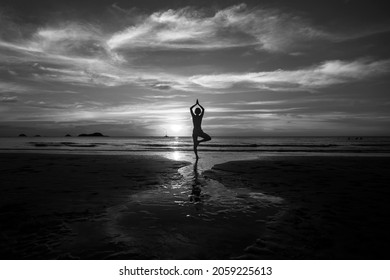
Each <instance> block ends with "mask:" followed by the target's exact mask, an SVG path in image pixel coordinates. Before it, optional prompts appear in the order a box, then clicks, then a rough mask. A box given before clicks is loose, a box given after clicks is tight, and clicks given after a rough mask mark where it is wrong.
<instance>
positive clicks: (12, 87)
mask: <svg viewBox="0 0 390 280" xmlns="http://www.w3.org/2000/svg"><path fill="white" fill-rule="evenodd" d="M26 90H27V88H26V87H25V86H22V85H18V84H14V83H9V82H1V81H0V93H7V92H13V93H15V92H17V93H22V92H25V91H26Z"/></svg>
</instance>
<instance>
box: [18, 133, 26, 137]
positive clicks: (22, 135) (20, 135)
mask: <svg viewBox="0 0 390 280" xmlns="http://www.w3.org/2000/svg"><path fill="white" fill-rule="evenodd" d="M19 137H27V135H26V134H23V133H22V134H19Z"/></svg>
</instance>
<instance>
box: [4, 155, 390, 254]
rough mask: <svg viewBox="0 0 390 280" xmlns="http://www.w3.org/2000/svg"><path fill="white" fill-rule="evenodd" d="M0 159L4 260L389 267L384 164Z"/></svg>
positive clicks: (382, 160)
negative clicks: (381, 262) (381, 263)
mask: <svg viewBox="0 0 390 280" xmlns="http://www.w3.org/2000/svg"><path fill="white" fill-rule="evenodd" d="M0 155H1V156H0V172H1V178H2V186H1V192H2V195H1V199H0V210H1V211H0V215H1V216H0V226H1V229H2V230H1V235H0V252H1V258H2V259H386V258H388V254H387V252H388V249H390V248H389V245H388V244H389V242H388V238H387V236H388V234H387V233H386V232H385V231H384V230H383V229H384V228H386V226H387V225H388V224H389V222H388V213H389V210H390V206H389V203H388V201H387V199H388V198H389V197H390V196H389V190H388V188H387V185H388V183H387V182H388V181H389V179H390V175H389V174H388V173H387V171H388V168H389V166H390V158H388V157H371V156H364V157H363V156H331V155H327V156H294V155H289V156H286V155H285V156H261V157H258V159H254V160H248V159H246V160H241V161H231V160H232V158H235V159H237V160H238V159H240V157H239V156H237V155H236V156H234V157H233V156H231V157H230V158H228V157H226V158H225V160H223V161H221V160H220V159H219V161H217V163H218V162H219V164H214V163H213V162H215V159H214V158H215V156H214V155H213V154H212V153H204V154H201V159H200V160H199V162H194V161H193V160H191V158H193V157H192V156H191V155H186V156H183V157H177V158H178V159H180V160H173V158H175V156H172V155H167V154H166V155H167V156H165V157H164V156H162V155H164V154H162V155H161V154H160V155H158V154H155V153H149V154H148V153H144V154H142V153H140V154H131V153H129V154H125V155H109V154H92V155H91V154H79V153H64V152H62V153H56V154H49V153H45V154H44V153H39V152H30V153H22V152H18V153H1V154H0ZM169 158H170V159H169ZM241 159H245V158H244V157H242V158H241ZM225 161H228V162H225ZM211 163H213V164H211Z"/></svg>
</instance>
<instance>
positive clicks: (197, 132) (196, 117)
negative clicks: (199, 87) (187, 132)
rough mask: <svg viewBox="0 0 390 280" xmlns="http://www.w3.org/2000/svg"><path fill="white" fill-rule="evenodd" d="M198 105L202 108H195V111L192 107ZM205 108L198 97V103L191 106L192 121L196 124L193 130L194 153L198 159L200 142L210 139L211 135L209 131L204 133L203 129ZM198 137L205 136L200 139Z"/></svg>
mask: <svg viewBox="0 0 390 280" xmlns="http://www.w3.org/2000/svg"><path fill="white" fill-rule="evenodd" d="M196 105H198V106H199V107H200V108H196V109H195V113H194V112H193V111H192V109H193V108H194V107H195V106H196ZM204 111H205V110H204V108H203V107H202V105H200V104H199V102H198V99H196V103H195V104H194V105H192V106H191V107H190V112H191V116H192V122H193V124H194V130H193V131H192V140H193V141H194V153H195V155H196V159H198V158H199V157H198V145H199V143H202V142H206V141H210V140H211V137H210V135H208V134H207V133H204V132H203V130H202V119H203V115H204ZM198 137H200V138H203V139H201V140H199V141H198Z"/></svg>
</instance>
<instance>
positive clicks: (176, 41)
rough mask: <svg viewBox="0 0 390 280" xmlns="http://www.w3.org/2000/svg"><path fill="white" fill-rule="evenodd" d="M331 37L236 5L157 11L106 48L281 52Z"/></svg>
mask: <svg viewBox="0 0 390 280" xmlns="http://www.w3.org/2000/svg"><path fill="white" fill-rule="evenodd" d="M328 36H329V35H328V34H327V33H325V32H324V31H321V30H319V29H317V28H315V27H313V26H311V25H310V23H308V22H307V21H305V20H304V19H302V18H300V17H297V16H295V15H291V14H287V13H283V12H281V11H279V10H272V9H259V8H257V9H248V8H247V6H246V5H245V4H241V5H235V6H231V7H228V8H226V9H223V10H220V11H217V12H215V13H214V14H213V15H209V14H208V13H207V12H206V11H204V10H196V9H194V8H190V7H187V8H183V9H178V10H172V9H170V10H167V11H160V12H155V13H153V14H151V15H149V16H146V17H144V18H143V19H142V20H140V21H139V22H138V23H137V24H135V25H133V26H130V27H128V28H126V29H125V30H122V31H120V32H117V33H115V34H114V35H113V36H112V37H111V38H110V39H109V40H108V41H107V45H108V46H109V48H110V49H111V50H115V49H117V50H118V49H119V50H120V49H127V50H128V49H139V48H141V49H167V50H169V49H174V50H175V49H192V50H208V49H225V48H232V47H242V46H254V47H255V48H257V49H262V50H267V51H272V52H280V51H281V52H284V51H287V50H288V49H291V48H294V46H296V45H297V44H301V43H302V42H305V41H308V40H312V39H314V38H316V39H318V38H320V39H321V38H327V37H328Z"/></svg>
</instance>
